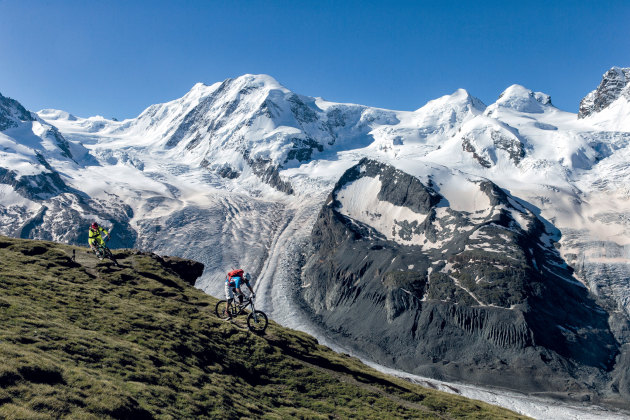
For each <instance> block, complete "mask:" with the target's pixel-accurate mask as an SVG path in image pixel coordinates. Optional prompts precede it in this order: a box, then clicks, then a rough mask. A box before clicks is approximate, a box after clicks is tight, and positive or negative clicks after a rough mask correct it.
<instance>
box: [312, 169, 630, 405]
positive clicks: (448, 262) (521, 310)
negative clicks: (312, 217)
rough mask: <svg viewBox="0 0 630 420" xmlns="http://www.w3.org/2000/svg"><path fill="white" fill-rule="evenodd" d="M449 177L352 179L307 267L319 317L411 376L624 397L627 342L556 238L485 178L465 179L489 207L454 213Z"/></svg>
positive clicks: (315, 234)
mask: <svg viewBox="0 0 630 420" xmlns="http://www.w3.org/2000/svg"><path fill="white" fill-rule="evenodd" d="M444 181H445V179H444V178H442V179H441V180H439V181H438V179H437V178H435V177H432V176H431V175H429V176H428V177H427V178H425V179H424V181H421V180H420V179H419V178H417V177H414V176H411V175H409V174H406V173H404V172H401V171H399V170H395V169H393V168H391V167H389V166H387V165H384V164H381V163H378V162H374V161H370V160H363V161H361V162H360V163H359V164H358V165H356V166H355V167H353V168H351V169H350V170H348V171H347V172H346V174H344V176H343V177H342V178H341V180H340V181H339V183H338V184H337V185H336V186H335V189H334V190H333V192H332V193H331V195H330V197H329V199H328V202H327V203H326V205H324V207H323V208H322V210H321V213H320V215H319V218H318V220H317V223H316V225H315V227H314V229H313V231H312V247H313V251H314V253H313V255H312V256H311V257H310V258H308V260H307V262H306V264H305V266H304V269H303V274H302V298H303V300H304V302H305V305H306V306H307V308H308V309H309V310H310V311H311V312H312V314H313V315H314V318H315V319H318V320H319V322H321V324H323V325H324V326H325V327H326V328H327V329H328V330H329V331H332V332H334V336H335V338H337V339H338V340H340V342H341V343H343V344H344V345H347V346H350V347H351V348H353V349H354V350H355V351H357V352H358V353H360V354H364V355H366V356H367V357H369V358H371V359H374V360H377V361H379V362H380V363H383V364H386V365H389V366H393V367H397V368H400V369H403V370H406V371H410V372H415V373H418V374H422V375H430V376H433V377H441V378H445V379H450V380H462V381H467V382H475V383H479V384H486V385H492V386H502V387H507V388H512V389H518V390H520V391H526V392H546V393H549V394H553V395H560V394H562V395H565V396H570V397H574V398H578V399H582V398H586V399H593V400H603V399H612V400H616V402H622V401H623V399H624V398H626V397H627V395H628V394H627V391H623V392H621V393H619V392H617V391H618V388H616V390H615V388H614V387H612V388H611V386H610V383H611V381H612V377H613V376H614V375H615V374H616V373H618V372H622V371H624V369H625V368H624V366H626V364H624V362H623V360H622V358H620V357H619V355H620V353H621V347H622V346H621V344H622V343H620V342H618V341H617V339H616V337H615V336H614V334H613V333H612V332H611V326H610V325H609V317H610V314H609V313H608V312H607V311H606V310H605V309H604V308H602V307H601V306H600V304H599V303H598V301H597V299H596V297H595V296H593V295H592V294H590V293H589V291H588V290H587V288H586V287H585V286H584V285H583V284H581V283H580V282H578V281H577V280H576V279H575V278H574V277H573V275H572V274H573V272H572V269H571V268H570V267H568V266H567V265H566V264H565V263H564V262H563V260H562V259H561V258H560V256H559V254H558V251H557V250H556V249H555V247H554V246H553V242H554V240H553V238H554V235H557V233H558V232H557V231H554V229H553V227H552V226H551V225H550V224H549V223H548V222H546V221H545V220H542V219H540V218H539V217H538V216H536V214H534V212H533V211H532V210H530V209H529V208H528V207H527V206H525V205H523V204H521V203H520V202H519V200H518V198H516V197H512V196H510V195H509V194H508V193H506V192H505V191H503V190H501V189H500V188H498V187H497V186H496V185H495V184H493V183H492V182H490V181H488V180H482V179H479V180H474V179H473V180H472V181H473V182H472V183H470V184H469V186H470V188H478V191H477V192H476V194H478V197H480V196H481V195H484V196H485V198H486V201H485V202H483V203H482V205H481V207H478V208H477V209H468V210H464V209H462V208H459V209H458V208H453V207H455V205H454V197H453V196H452V195H451V196H449V197H448V198H447V197H446V196H443V195H441V194H440V192H439V191H440V188H441V184H443V182H444ZM463 183H464V182H463V181H462V184H463ZM463 193H464V191H461V192H460V194H463ZM354 197H361V199H360V200H359V202H360V203H364V205H363V206H360V205H356V203H355V201H354ZM374 197H375V198H376V201H374V200H372V198H374ZM479 200H480V198H479ZM451 201H453V204H451ZM460 207H461V206H460ZM384 209H388V210H386V211H383V210H384ZM386 220H391V221H392V222H391V223H390V224H389V225H388V224H387V222H386ZM625 322H626V324H625V325H626V326H628V323H627V320H626V321H625ZM626 368H627V366H626ZM622 381H625V382H624V384H623V386H622V387H623V388H626V389H627V386H628V384H627V379H625V378H624V379H623V380H622Z"/></svg>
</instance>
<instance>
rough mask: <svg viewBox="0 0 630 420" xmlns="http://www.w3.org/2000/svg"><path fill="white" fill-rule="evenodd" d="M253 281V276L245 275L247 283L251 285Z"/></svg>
mask: <svg viewBox="0 0 630 420" xmlns="http://www.w3.org/2000/svg"><path fill="white" fill-rule="evenodd" d="M251 279H252V276H250V275H249V273H245V281H246V282H247V283H249V281H250V280H251Z"/></svg>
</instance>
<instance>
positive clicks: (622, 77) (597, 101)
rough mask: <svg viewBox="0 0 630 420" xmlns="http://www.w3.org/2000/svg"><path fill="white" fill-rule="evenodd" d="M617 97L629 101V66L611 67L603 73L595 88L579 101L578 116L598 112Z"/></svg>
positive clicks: (581, 116)
mask: <svg viewBox="0 0 630 420" xmlns="http://www.w3.org/2000/svg"><path fill="white" fill-rule="evenodd" d="M619 98H624V99H626V100H627V101H628V102H630V67H626V68H623V67H612V68H611V69H610V70H608V71H607V72H606V73H604V75H603V76H602V81H601V83H600V84H599V86H598V87H597V89H595V90H593V91H592V92H590V93H589V94H588V95H586V96H585V97H584V98H583V99H582V100H581V101H580V110H579V113H578V118H584V117H588V116H589V115H592V114H595V113H598V112H600V111H602V110H604V109H605V108H608V107H609V106H610V105H611V104H612V103H613V102H615V101H617V100H618V99H619Z"/></svg>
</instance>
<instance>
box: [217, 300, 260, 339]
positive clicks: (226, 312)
mask: <svg viewBox="0 0 630 420" xmlns="http://www.w3.org/2000/svg"><path fill="white" fill-rule="evenodd" d="M254 301H255V298H254V297H253V296H250V297H249V298H248V299H247V300H245V301H244V302H243V303H241V304H237V303H236V300H235V299H232V302H230V303H229V304H228V301H227V300H225V299H223V300H220V301H218V302H217V306H216V307H215V308H214V312H215V313H216V315H217V316H218V317H219V318H221V319H230V318H236V317H237V316H238V315H241V314H244V313H245V310H246V309H247V307H251V312H249V315H248V316H247V327H248V328H249V330H250V331H252V332H254V333H257V334H262V333H263V332H265V329H266V328H267V324H268V323H269V320H268V319H267V315H266V314H265V313H264V312H263V311H259V310H257V309H256V308H255V306H254V303H255V302H254Z"/></svg>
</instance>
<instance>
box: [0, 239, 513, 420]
mask: <svg viewBox="0 0 630 420" xmlns="http://www.w3.org/2000/svg"><path fill="white" fill-rule="evenodd" d="M73 250H75V252H76V262H74V261H73V260H72V259H71V255H72V252H73ZM115 254H116V255H117V256H118V257H119V258H120V262H121V264H122V267H121V268H117V267H114V266H113V265H112V264H111V263H110V262H107V261H102V262H101V261H98V260H97V259H96V258H95V257H94V256H92V255H89V254H87V252H86V248H78V247H71V246H67V245H60V244H55V243H52V242H40V241H26V240H20V239H12V238H6V237H0V319H1V320H2V329H1V330H0V418H29V419H37V418H51V417H54V418H63V417H66V418H73V419H81V418H86V419H87V418H98V419H102V418H107V417H108V416H109V417H114V418H133V419H142V418H164V419H167V418H269V419H283V418H351V417H355V418H379V419H382V418H484V419H485V418H506V419H507V418H519V416H517V415H515V414H513V413H511V412H509V411H507V410H503V409H500V408H497V407H493V406H490V405H487V404H484V403H481V402H477V401H472V400H467V399H464V398H460V397H457V396H452V395H448V394H443V393H440V392H436V391H433V390H428V389H424V388H421V387H419V386H416V385H413V384H410V383H408V382H406V381H403V380H399V379H397V378H393V377H389V376H386V375H384V374H381V373H379V372H377V371H374V370H372V369H370V368H368V367H366V366H365V365H363V364H361V363H360V362H359V361H358V360H356V359H354V358H351V357H348V356H344V355H340V354H337V353H334V352H332V351H330V350H329V349H328V348H326V347H324V346H321V345H318V344H317V342H316V340H315V339H313V338H312V337H310V336H308V335H306V334H303V333H300V332H296V331H292V330H289V329H286V328H282V327H280V326H279V325H277V324H275V323H271V324H270V326H269V328H268V330H267V332H266V334H265V335H264V336H262V337H259V336H256V335H254V334H252V333H250V332H248V331H247V330H246V327H245V324H244V322H245V319H244V318H240V319H237V320H236V321H235V322H234V323H228V322H224V321H221V320H219V319H218V318H216V317H215V316H214V314H213V313H212V312H213V309H214V305H215V302H216V299H214V298H213V297H211V296H208V295H206V294H204V293H202V292H201V291H199V290H197V289H195V288H194V287H192V286H189V285H188V284H186V283H185V282H184V281H183V280H182V279H180V278H179V277H178V276H176V275H175V274H174V273H172V272H169V271H168V270H166V269H165V268H164V267H162V265H160V264H159V263H158V262H157V261H156V260H155V259H153V258H151V257H150V256H149V255H146V254H139V253H134V252H131V251H116V252H115Z"/></svg>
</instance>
